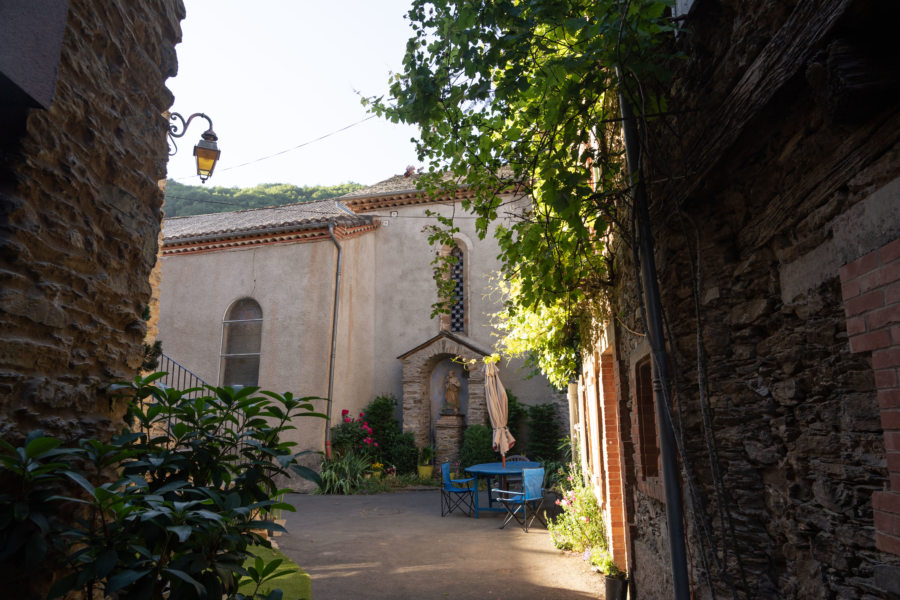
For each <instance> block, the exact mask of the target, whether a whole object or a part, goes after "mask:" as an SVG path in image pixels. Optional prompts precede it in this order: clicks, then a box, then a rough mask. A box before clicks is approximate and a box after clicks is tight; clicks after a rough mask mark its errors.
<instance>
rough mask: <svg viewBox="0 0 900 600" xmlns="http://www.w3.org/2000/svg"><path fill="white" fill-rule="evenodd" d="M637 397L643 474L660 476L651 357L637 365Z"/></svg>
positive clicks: (645, 476) (645, 475)
mask: <svg viewBox="0 0 900 600" xmlns="http://www.w3.org/2000/svg"><path fill="white" fill-rule="evenodd" d="M634 375H635V383H636V386H635V388H636V389H635V393H636V396H637V398H635V400H636V402H635V404H636V405H637V413H638V439H639V441H640V444H641V447H640V459H641V474H642V475H643V476H644V478H645V479H646V478H647V477H658V476H659V435H658V434H657V429H656V410H655V406H654V404H653V372H652V370H651V369H650V359H649V358H647V359H644V360H642V361H641V362H639V363H638V364H637V365H636V366H635V373H634Z"/></svg>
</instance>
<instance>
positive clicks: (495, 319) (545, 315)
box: [491, 279, 603, 389]
mask: <svg viewBox="0 0 900 600" xmlns="http://www.w3.org/2000/svg"><path fill="white" fill-rule="evenodd" d="M497 289H498V291H499V292H500V294H501V295H502V297H503V299H504V304H503V308H502V309H501V310H499V311H498V312H496V313H494V314H493V315H491V322H492V324H493V326H494V327H496V328H497V330H498V331H499V332H500V334H501V337H500V342H499V344H500V347H502V348H503V352H504V353H505V354H506V355H507V356H515V357H519V358H524V359H525V366H526V367H529V368H531V370H532V375H534V374H536V373H542V374H544V375H545V376H546V377H547V379H548V380H549V381H550V383H551V384H552V385H553V386H555V387H556V388H557V389H564V388H565V387H566V386H567V384H568V382H569V381H570V380H572V379H573V378H575V377H577V375H578V372H579V371H580V369H581V348H582V346H583V343H582V340H585V341H590V338H591V336H590V331H589V330H590V327H591V325H592V323H593V320H592V318H591V317H592V316H593V317H597V318H598V320H602V318H603V311H602V310H597V309H594V310H591V308H592V307H596V305H597V302H595V301H592V300H591V299H588V298H583V299H581V300H580V302H579V303H578V304H577V305H575V304H573V303H572V298H571V297H560V298H557V299H555V300H554V301H553V302H551V303H542V304H536V305H533V306H520V305H519V304H518V302H517V301H516V298H518V297H519V294H520V292H521V282H520V281H519V280H517V279H513V280H512V281H511V282H506V281H499V282H497ZM586 330H587V331H586Z"/></svg>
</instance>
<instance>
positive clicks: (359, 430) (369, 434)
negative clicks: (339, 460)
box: [331, 409, 380, 463]
mask: <svg viewBox="0 0 900 600" xmlns="http://www.w3.org/2000/svg"><path fill="white" fill-rule="evenodd" d="M379 447H380V444H378V442H376V441H375V437H374V430H373V429H372V427H371V426H370V425H369V423H368V421H366V416H365V412H361V413H359V418H358V419H354V418H353V417H351V416H350V411H349V410H347V409H344V410H343V411H341V422H340V423H338V424H337V425H335V426H334V427H332V428H331V449H332V451H333V453H334V455H335V456H345V455H347V454H356V455H357V456H363V457H366V459H367V460H368V462H369V463H372V462H375V461H376V460H378V458H379V451H380V448H379Z"/></svg>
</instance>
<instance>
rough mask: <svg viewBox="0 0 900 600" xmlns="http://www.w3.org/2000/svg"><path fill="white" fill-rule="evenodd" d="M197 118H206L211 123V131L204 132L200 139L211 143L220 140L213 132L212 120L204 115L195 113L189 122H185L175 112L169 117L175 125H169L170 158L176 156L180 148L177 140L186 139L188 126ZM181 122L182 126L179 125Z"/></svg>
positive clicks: (188, 119)
mask: <svg viewBox="0 0 900 600" xmlns="http://www.w3.org/2000/svg"><path fill="white" fill-rule="evenodd" d="M196 117H201V118H204V119H206V120H207V122H208V123H209V129H207V130H206V131H205V132H203V133H202V134H201V136H200V137H202V138H203V139H208V140H211V141H216V140H218V139H219V138H218V137H217V136H216V133H215V132H214V131H213V122H212V119H210V118H209V117H208V116H207V115H205V114H204V113H194V114H192V115H191V116H189V117H188V118H187V121H185V120H184V117H182V116H181V115H180V114H179V113H177V112H173V113H172V114H171V115H170V116H169V120H170V121H173V123H170V124H169V156H175V153H177V152H178V146H177V145H176V144H175V138H180V137H184V134H185V133H187V128H188V126H189V125H190V124H191V121H193V120H194V118H196ZM179 121H180V122H181V124H180V125H179V123H178V122H179Z"/></svg>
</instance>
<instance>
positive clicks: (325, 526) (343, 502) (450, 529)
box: [277, 490, 603, 600]
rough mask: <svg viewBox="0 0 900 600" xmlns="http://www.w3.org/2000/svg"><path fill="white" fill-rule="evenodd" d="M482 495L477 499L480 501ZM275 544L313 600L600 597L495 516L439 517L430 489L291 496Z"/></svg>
mask: <svg viewBox="0 0 900 600" xmlns="http://www.w3.org/2000/svg"><path fill="white" fill-rule="evenodd" d="M482 496H484V492H482ZM288 501H289V502H290V503H291V504H293V505H294V506H295V507H297V512H295V513H285V517H286V519H287V529H288V531H289V533H288V534H287V535H282V536H281V537H279V538H277V541H278V545H279V547H280V548H281V550H282V552H284V553H285V554H286V555H287V556H289V557H290V558H291V559H292V560H294V561H296V562H297V564H299V565H300V566H301V567H302V568H303V569H305V570H306V571H307V572H308V573H309V574H310V577H311V578H312V593H313V599H314V600H348V599H372V600H380V599H392V600H402V599H410V600H412V599H416V600H426V599H430V598H453V599H459V600H468V599H472V600H474V599H478V600H506V599H510V600H556V599H572V600H579V599H586V598H603V591H602V587H603V578H602V577H600V576H599V575H598V574H596V573H593V572H591V571H590V569H589V568H588V566H587V563H585V562H584V561H582V560H581V558H580V557H578V556H574V555H571V554H568V553H564V552H560V551H559V550H556V549H555V548H554V547H553V544H552V543H551V542H550V536H549V534H548V533H547V530H546V529H544V527H543V526H542V525H540V524H536V527H535V528H534V529H529V531H528V533H527V534H526V533H525V532H523V531H522V529H521V528H520V527H518V526H515V524H514V523H511V524H510V525H508V526H507V527H506V529H502V530H501V529H499V525H500V524H501V523H502V521H501V518H500V515H499V514H485V513H482V515H481V518H480V519H474V518H468V517H466V516H465V515H463V514H459V513H456V512H454V513H453V514H452V515H448V516H446V517H444V518H441V511H440V492H439V491H438V490H428V491H409V492H397V493H392V494H378V495H374V496H313V495H307V494H292V495H290V496H288Z"/></svg>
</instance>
